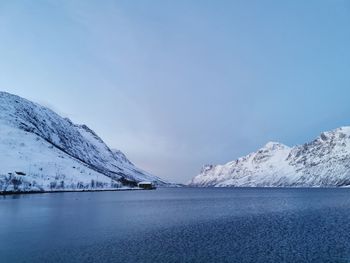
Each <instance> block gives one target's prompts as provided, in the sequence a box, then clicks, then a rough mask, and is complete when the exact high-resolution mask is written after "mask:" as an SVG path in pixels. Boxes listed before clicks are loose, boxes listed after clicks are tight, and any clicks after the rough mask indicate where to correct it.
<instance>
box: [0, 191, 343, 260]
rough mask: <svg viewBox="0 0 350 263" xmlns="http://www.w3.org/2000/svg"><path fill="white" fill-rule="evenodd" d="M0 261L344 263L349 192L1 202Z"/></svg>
mask: <svg viewBox="0 0 350 263" xmlns="http://www.w3.org/2000/svg"><path fill="white" fill-rule="evenodd" d="M0 262H1V263H7V262H64V263H69V262H79V263H80V262H113V263H115V262H132V263H134V262H135V263H137V262H142V263H147V262H150V263H157V262H167V263H168V262H200V263H205V262H237V263H244V262H254V263H256V262H261V263H267V262H277V263H281V262H293V263H296V262H315V263H316V262H317V263H322V262H339V263H340V262H350V189H249V188H248V189H247V188H233V189H195V188H172V189H157V190H156V191H129V192H97V193H56V194H34V195H14V196H4V197H0Z"/></svg>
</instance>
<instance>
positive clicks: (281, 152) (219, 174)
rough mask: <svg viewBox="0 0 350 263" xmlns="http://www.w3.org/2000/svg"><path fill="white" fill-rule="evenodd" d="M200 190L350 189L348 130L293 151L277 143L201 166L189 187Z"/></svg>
mask: <svg viewBox="0 0 350 263" xmlns="http://www.w3.org/2000/svg"><path fill="white" fill-rule="evenodd" d="M188 185H190V186H202V187H339V186H348V185H350V127H349V126H343V127H339V128H336V129H334V130H331V131H326V132H322V133H321V134H320V135H319V136H318V137H317V138H315V139H314V140H313V141H311V142H308V143H305V144H302V145H297V146H293V147H289V146H286V145H284V144H281V143H278V142H268V143H267V144H266V145H265V146H263V147H262V148H260V149H258V150H257V151H256V152H252V153H250V154H248V155H246V156H243V157H240V158H238V159H236V160H233V161H230V162H228V163H226V164H223V165H205V166H203V167H202V169H201V171H200V173H199V174H198V175H197V176H195V177H194V178H193V179H192V180H191V181H190V182H189V183H188Z"/></svg>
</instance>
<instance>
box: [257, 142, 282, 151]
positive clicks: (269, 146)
mask: <svg viewBox="0 0 350 263" xmlns="http://www.w3.org/2000/svg"><path fill="white" fill-rule="evenodd" d="M286 148H289V147H288V146H287V145H284V144H282V143H279V142H272V141H271V142H268V143H266V144H265V146H264V147H263V148H262V149H266V150H272V151H275V150H279V149H286Z"/></svg>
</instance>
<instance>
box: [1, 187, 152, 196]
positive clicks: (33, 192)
mask: <svg viewBox="0 0 350 263" xmlns="http://www.w3.org/2000/svg"><path fill="white" fill-rule="evenodd" d="M142 190H143V191H146V190H147V191H148V189H142V188H115V189H96V190H94V189H81V190H54V191H8V192H0V196H6V195H27V194H52V193H82V192H119V191H142ZM152 190H155V189H152Z"/></svg>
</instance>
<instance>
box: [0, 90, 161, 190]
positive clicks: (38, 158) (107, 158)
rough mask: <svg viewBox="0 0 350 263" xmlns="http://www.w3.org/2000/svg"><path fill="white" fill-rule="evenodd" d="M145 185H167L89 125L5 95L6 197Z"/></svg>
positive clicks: (1, 170)
mask: <svg viewBox="0 0 350 263" xmlns="http://www.w3.org/2000/svg"><path fill="white" fill-rule="evenodd" d="M139 181H151V182H154V183H155V184H158V185H164V184H166V182H164V181H163V180H161V179H160V178H158V177H156V176H153V175H151V174H149V173H147V172H145V171H143V170H141V169H139V168H137V167H136V166H135V165H134V164H132V163H131V162H130V161H129V160H128V159H127V158H126V156H125V155H124V154H123V153H122V152H121V151H119V150H111V149H110V148H109V147H108V146H107V145H106V144H105V143H104V142H103V140H102V139H101V138H100V137H99V136H98V135H97V134H96V133H95V132H93V131H92V130H91V129H90V128H88V127H87V126H86V125H76V124H74V123H72V121H70V120H69V119H67V118H62V117H61V116H59V115H58V114H56V113H55V112H53V111H52V110H50V109H48V108H46V107H43V106H41V105H38V104H36V103H33V102H30V101H28V100H26V99H23V98H21V97H18V96H15V95H12V94H9V93H6V92H0V192H12V191H50V190H52V191H57V190H83V189H96V190H97V189H109V188H113V189H114V188H121V187H125V186H127V187H132V186H135V185H137V182H139Z"/></svg>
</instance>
